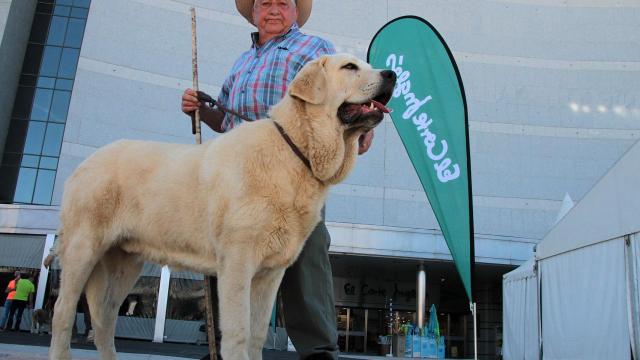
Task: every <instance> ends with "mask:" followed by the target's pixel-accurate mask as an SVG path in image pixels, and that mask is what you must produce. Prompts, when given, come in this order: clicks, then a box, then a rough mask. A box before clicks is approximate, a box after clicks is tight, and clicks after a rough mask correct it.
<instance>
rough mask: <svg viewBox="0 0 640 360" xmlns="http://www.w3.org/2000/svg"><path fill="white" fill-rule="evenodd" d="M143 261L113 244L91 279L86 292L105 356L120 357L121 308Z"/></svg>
mask: <svg viewBox="0 0 640 360" xmlns="http://www.w3.org/2000/svg"><path fill="white" fill-rule="evenodd" d="M142 265H143V262H142V261H140V260H139V259H138V258H137V257H136V256H135V255H131V254H128V253H126V252H124V251H122V250H121V249H119V248H112V249H110V250H109V251H108V252H107V253H106V254H105V256H104V257H103V258H102V259H101V260H100V261H99V262H98V264H96V267H95V268H94V270H93V273H92V274H91V276H90V277H89V280H88V281H87V285H86V287H85V294H86V296H87V303H88V304H89V311H90V313H91V327H92V328H93V330H94V332H95V338H94V343H95V345H96V348H97V349H98V352H99V353H100V359H101V360H115V359H116V348H115V344H114V335H115V329H116V320H117V317H118V309H119V308H120V305H122V302H123V301H124V299H125V297H126V296H127V294H128V293H129V292H130V291H131V288H132V287H133V285H134V284H135V282H136V279H138V275H139V274H140V270H141V269H142Z"/></svg>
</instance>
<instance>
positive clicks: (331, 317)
mask: <svg viewBox="0 0 640 360" xmlns="http://www.w3.org/2000/svg"><path fill="white" fill-rule="evenodd" d="M323 218H324V216H323ZM330 243H331V238H330V237H329V231H328V230H327V226H326V225H325V223H324V220H322V221H320V223H318V226H316V228H315V229H314V230H313V232H312V233H311V235H310V236H309V239H307V242H306V243H305V246H304V248H303V249H302V253H301V254H300V257H299V258H298V260H296V262H295V263H294V264H293V265H291V267H289V268H288V269H287V270H286V272H285V274H284V278H283V279H282V285H281V287H280V289H281V294H282V302H283V307H284V309H283V310H284V317H285V326H286V329H287V334H288V335H289V337H290V338H291V341H292V342H293V345H294V346H295V347H296V350H297V351H298V354H300V358H301V359H338V331H337V326H336V312H335V300H334V295H333V275H332V274H331V263H329V244H330Z"/></svg>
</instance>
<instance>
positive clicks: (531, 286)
mask: <svg viewBox="0 0 640 360" xmlns="http://www.w3.org/2000/svg"><path fill="white" fill-rule="evenodd" d="M502 313H503V324H504V325H503V327H502V329H503V339H504V341H503V348H502V353H503V356H504V358H505V359H523V360H535V359H539V354H540V344H539V336H538V324H539V323H538V276H537V274H536V268H535V261H534V259H530V260H528V261H527V262H525V263H524V264H522V265H521V266H520V267H518V268H517V269H515V270H513V271H511V272H509V273H507V274H505V275H504V276H503V281H502Z"/></svg>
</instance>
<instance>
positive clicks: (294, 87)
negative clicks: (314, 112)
mask: <svg viewBox="0 0 640 360" xmlns="http://www.w3.org/2000/svg"><path fill="white" fill-rule="evenodd" d="M326 61H327V58H326V57H321V58H320V59H317V60H314V61H312V62H310V63H307V65H305V66H304V67H303V68H302V70H301V71H300V72H299V73H298V75H296V77H295V78H294V79H293V81H292V82H291V84H290V85H289V95H291V96H293V97H295V98H298V99H300V100H302V101H306V102H308V103H310V104H314V105H318V104H322V103H323V102H324V100H325V97H326V94H327V74H326V72H325V69H324V65H325V63H326Z"/></svg>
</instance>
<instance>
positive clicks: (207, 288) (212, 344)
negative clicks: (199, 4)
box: [191, 7, 217, 360]
mask: <svg viewBox="0 0 640 360" xmlns="http://www.w3.org/2000/svg"><path fill="white" fill-rule="evenodd" d="M191 68H192V70H193V90H195V91H198V90H199V89H198V44H197V38H196V9H195V8H194V7H192V8H191ZM191 121H192V125H193V129H192V130H194V131H193V133H194V134H195V135H196V144H202V134H201V132H200V109H196V111H195V114H194V115H192V119H191ZM212 298H213V297H212V294H211V277H210V276H206V275H205V276H204V301H205V310H206V320H207V338H208V341H207V342H208V343H209V359H211V360H216V359H217V355H216V350H217V349H216V336H215V331H214V325H213V321H214V320H213V303H212Z"/></svg>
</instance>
